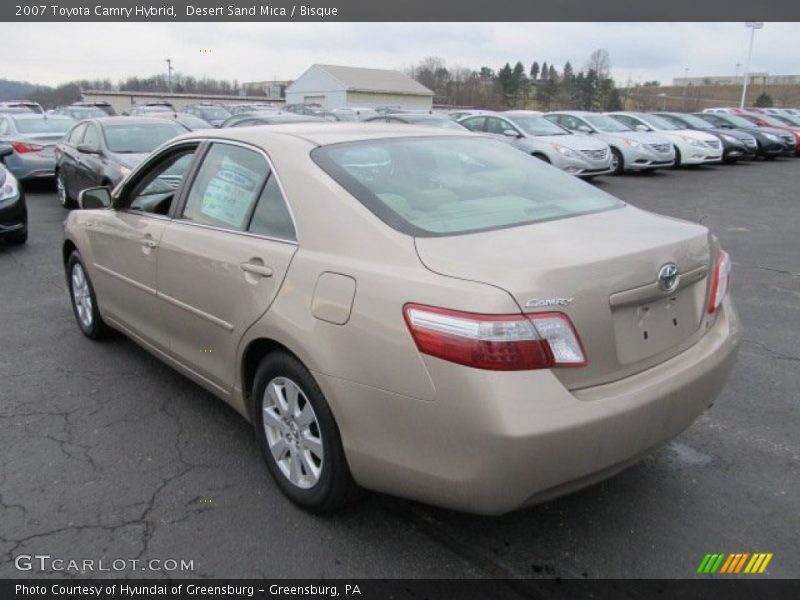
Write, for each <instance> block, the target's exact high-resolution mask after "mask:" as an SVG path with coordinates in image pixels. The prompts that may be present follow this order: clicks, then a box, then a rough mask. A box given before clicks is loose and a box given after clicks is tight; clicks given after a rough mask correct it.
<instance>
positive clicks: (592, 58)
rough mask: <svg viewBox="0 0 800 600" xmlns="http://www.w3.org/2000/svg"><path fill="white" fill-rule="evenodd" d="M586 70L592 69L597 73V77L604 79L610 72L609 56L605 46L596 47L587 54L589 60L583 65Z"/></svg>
mask: <svg viewBox="0 0 800 600" xmlns="http://www.w3.org/2000/svg"><path fill="white" fill-rule="evenodd" d="M584 69H585V70H586V71H594V72H595V73H597V77H598V79H606V78H608V77H609V75H610V74H611V57H610V56H609V54H608V50H606V49H605V48H598V49H597V50H595V51H594V52H592V53H591V54H590V55H589V60H588V61H586V66H585V67H584Z"/></svg>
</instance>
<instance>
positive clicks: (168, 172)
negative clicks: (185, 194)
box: [125, 145, 197, 215]
mask: <svg viewBox="0 0 800 600" xmlns="http://www.w3.org/2000/svg"><path fill="white" fill-rule="evenodd" d="M196 151H197V146H196V145H192V146H188V147H185V148H181V149H178V150H174V151H170V152H169V154H168V155H167V156H165V157H164V158H163V159H156V161H155V163H154V164H153V165H152V167H151V168H147V167H145V171H144V174H143V175H141V176H140V177H138V178H137V180H136V181H135V182H134V183H133V188H132V189H131V191H130V193H129V194H128V195H127V197H126V198H125V208H129V209H131V210H136V211H142V212H146V213H153V214H159V215H168V214H169V211H170V208H171V206H172V203H173V201H174V200H175V197H176V195H177V193H178V190H179V189H180V187H181V184H182V183H183V181H184V179H185V177H186V174H187V173H188V172H189V167H190V166H191V164H192V160H193V158H194V155H195V153H196Z"/></svg>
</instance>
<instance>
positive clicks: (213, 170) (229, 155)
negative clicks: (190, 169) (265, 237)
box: [183, 144, 269, 231]
mask: <svg viewBox="0 0 800 600" xmlns="http://www.w3.org/2000/svg"><path fill="white" fill-rule="evenodd" d="M268 176H269V167H268V166H267V162H266V160H264V157H263V156H261V155H260V154H258V153H257V152H255V151H253V150H249V149H247V148H242V147H241V146H233V145H230V144H214V145H212V146H211V148H210V149H209V151H208V153H207V154H206V156H205V158H204V159H203V164H202V165H201V166H200V169H199V170H198V172H197V176H196V177H195V179H194V182H193V183H192V188H191V190H190V191H189V197H188V198H187V200H186V206H185V208H184V210H183V218H184V219H186V220H189V221H194V222H195V223H201V224H204V225H214V226H216V227H224V228H226V229H233V230H236V231H244V230H245V229H246V228H247V224H248V223H249V222H250V217H251V215H252V213H253V208H254V207H255V204H256V200H257V199H258V197H259V196H260V194H261V191H262V188H263V186H264V183H265V182H266V180H267V177H268Z"/></svg>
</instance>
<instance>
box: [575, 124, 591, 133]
mask: <svg viewBox="0 0 800 600" xmlns="http://www.w3.org/2000/svg"><path fill="white" fill-rule="evenodd" d="M575 129H576V130H577V131H580V132H581V133H594V131H593V130H592V128H591V127H589V126H588V125H583V124H581V125H578V126H577V127H576V128H575Z"/></svg>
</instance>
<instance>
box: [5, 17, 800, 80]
mask: <svg viewBox="0 0 800 600" xmlns="http://www.w3.org/2000/svg"><path fill="white" fill-rule="evenodd" d="M0 39H2V40H3V47H4V48H5V49H6V53H5V58H4V59H3V62H2V68H0V77H5V78H7V79H17V80H26V81H31V82H34V83H44V84H49V85H55V84H59V83H63V82H67V81H70V80H73V79H95V78H105V77H109V78H111V79H112V81H114V82H116V81H117V80H118V79H121V78H125V77H127V76H130V75H150V74H153V73H156V72H159V71H161V72H163V71H165V70H166V63H165V59H166V58H168V57H169V58H171V59H172V60H173V65H174V67H175V69H176V70H177V71H179V72H181V73H184V74H187V75H194V76H198V77H199V76H204V75H205V76H208V77H214V78H223V79H238V80H239V81H265V80H271V79H279V80H280V79H295V78H296V77H297V76H298V75H300V73H302V72H303V71H304V70H305V69H306V68H307V67H308V66H309V65H310V64H313V63H329V64H342V65H353V66H363V67H374V68H388V69H393V68H404V67H407V66H409V65H411V64H414V63H416V62H418V61H420V60H421V59H423V58H425V57H426V56H439V57H441V58H443V59H444V60H445V62H446V63H447V65H448V66H456V65H458V66H466V67H471V68H476V69H477V68H479V67H481V66H484V65H486V66H489V67H492V68H494V69H497V68H499V67H501V66H502V65H503V64H504V63H505V62H511V63H512V64H513V63H515V62H516V61H517V60H521V61H522V62H523V64H525V66H526V70H527V69H529V68H530V64H531V62H532V61H534V60H536V61H538V62H539V63H541V62H542V61H546V62H548V63H555V64H556V65H557V67H558V68H559V70H560V69H561V67H562V66H563V65H564V63H565V62H566V61H567V60H569V61H571V62H572V64H573V66H574V67H577V68H580V67H582V66H583V65H584V63H585V62H586V59H587V58H588V56H589V54H590V53H591V52H592V50H594V49H596V48H605V49H607V50H608V51H609V53H610V55H611V63H612V75H613V76H614V77H615V78H616V79H617V82H618V84H620V85H624V84H625V82H626V81H627V80H628V78H629V77H630V78H631V79H632V81H633V82H637V81H639V82H643V81H647V80H651V79H657V80H659V81H661V82H662V83H669V82H671V80H672V78H673V77H682V76H683V74H684V68H686V67H688V68H689V75H690V76H703V75H733V73H734V72H735V70H736V63H741V64H742V65H744V63H745V60H746V56H747V44H748V40H749V30H748V29H746V28H745V26H744V24H743V23H297V22H295V23H154V22H151V23H105V24H101V23H97V24H94V23H0ZM798 39H800V23H767V24H766V25H765V27H764V29H762V30H760V31H758V32H757V33H756V42H755V49H754V51H753V62H752V69H751V70H752V71H766V72H769V73H773V74H798V73H800V62H798V60H797V53H796V52H794V51H791V50H790V48H792V47H793V44H796V43H797V40H798ZM9 49H13V53H9ZM743 69H744V67H743V66H742V67H740V70H739V72H740V73H741V72H742V71H743Z"/></svg>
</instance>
